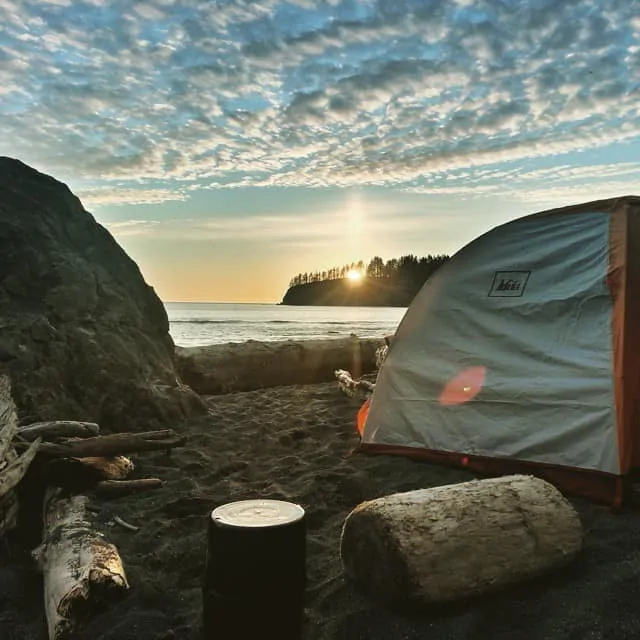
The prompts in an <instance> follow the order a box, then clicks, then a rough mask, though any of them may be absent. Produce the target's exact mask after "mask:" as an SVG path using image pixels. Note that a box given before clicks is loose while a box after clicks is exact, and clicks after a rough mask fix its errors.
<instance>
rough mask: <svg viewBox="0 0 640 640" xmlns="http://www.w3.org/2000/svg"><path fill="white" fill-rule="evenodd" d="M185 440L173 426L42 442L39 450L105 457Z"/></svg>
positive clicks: (66, 455) (52, 454)
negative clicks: (162, 428)
mask: <svg viewBox="0 0 640 640" xmlns="http://www.w3.org/2000/svg"><path fill="white" fill-rule="evenodd" d="M186 441H187V438H186V436H181V435H178V434H177V433H176V432H175V431H173V430H172V429H164V430H162V431H145V432H143V433H112V434H109V435H104V436H96V437H95V438H83V439H78V440H68V441H67V442H59V443H54V442H43V443H41V444H40V447H39V449H38V453H39V454H41V455H43V456H49V457H51V458H92V457H105V456H106V457H108V456H119V455H123V454H126V453H135V452H140V451H158V450H161V449H173V448H174V447H181V446H182V445H183V444H184V443H185V442H186Z"/></svg>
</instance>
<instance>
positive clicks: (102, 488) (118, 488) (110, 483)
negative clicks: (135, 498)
mask: <svg viewBox="0 0 640 640" xmlns="http://www.w3.org/2000/svg"><path fill="white" fill-rule="evenodd" d="M163 485H164V482H163V481H162V480H160V478H140V479H138V480H103V481H102V482H99V483H98V484H97V485H96V494H97V495H99V496H101V497H103V498H119V497H121V496H126V495H129V494H131V493H139V492H140V491H150V490H151V489H159V488H160V487H162V486H163Z"/></svg>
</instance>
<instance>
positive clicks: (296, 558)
mask: <svg viewBox="0 0 640 640" xmlns="http://www.w3.org/2000/svg"><path fill="white" fill-rule="evenodd" d="M305 586H306V518H305V512H304V509H303V508H302V507H301V506H299V505H297V504H293V503H291V502H284V501H281V500H242V501H239V502H232V503H229V504H225V505H222V506H221V507H218V508H217V509H214V510H213V511H212V512H211V516H210V518H209V538H208V547H207V559H206V569H205V579H204V589H203V623H204V637H205V640H213V639H214V638H215V639H221V638H234V639H235V640H244V639H245V638H247V639H248V638H251V640H255V638H256V637H261V636H262V637H265V638H267V637H276V638H280V639H281V640H298V639H299V638H300V637H301V631H302V618H303V612H304V590H305Z"/></svg>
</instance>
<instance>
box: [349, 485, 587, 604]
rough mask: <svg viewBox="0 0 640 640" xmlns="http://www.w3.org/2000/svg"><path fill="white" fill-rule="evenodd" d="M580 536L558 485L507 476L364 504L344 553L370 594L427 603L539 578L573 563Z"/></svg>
mask: <svg viewBox="0 0 640 640" xmlns="http://www.w3.org/2000/svg"><path fill="white" fill-rule="evenodd" d="M582 538H583V535H582V527H581V524H580V519H579V517H578V515H577V513H576V511H575V510H574V509H573V507H572V506H571V505H570V504H569V502H568V501H567V500H566V499H565V498H564V497H563V496H562V494H561V493H560V492H559V491H558V490H557V489H556V488H555V487H553V486H552V485H550V484H548V483H547V482H545V481H543V480H540V479H538V478H533V477H529V476H508V477H502V478H494V479H487V480H475V481H472V482H465V483H461V484H456V485H448V486H444V487H437V488H434V489H421V490H418V491H410V492H407V493H398V494H394V495H390V496H387V497H383V498H378V499H376V500H372V501H370V502H364V503H362V504H360V505H359V506H358V507H356V508H355V509H354V510H353V511H352V512H351V513H350V514H349V515H348V516H347V518H346V520H345V523H344V526H343V530H342V537H341V546H340V553H341V557H342V563H343V566H344V569H345V573H346V574H347V576H349V577H351V578H352V579H354V580H355V581H356V583H358V585H359V586H360V587H361V589H362V590H363V591H364V593H366V594H367V595H368V596H370V597H371V598H372V599H374V600H377V601H380V602H383V603H386V604H389V605H410V604H415V603H420V604H429V603H436V602H448V601H454V600H457V599H461V598H466V597H469V596H475V595H480V594H482V593H486V592H489V591H492V590H496V589H499V588H501V587H505V586H507V585H510V584H514V583H517V582H519V581H522V580H525V579H530V578H533V577H535V576H538V575H541V574H543V573H545V572H547V571H549V570H551V569H552V568H555V567H559V566H561V565H564V564H565V563H568V562H569V561H570V560H572V559H573V558H574V557H575V556H576V554H577V553H578V552H579V551H580V549H581V547H582Z"/></svg>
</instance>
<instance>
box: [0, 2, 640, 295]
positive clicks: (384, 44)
mask: <svg viewBox="0 0 640 640" xmlns="http://www.w3.org/2000/svg"><path fill="white" fill-rule="evenodd" d="M639 105H640V2H638V1H635V0H576V1H574V0H344V1H343V0H323V1H317V2H316V1H313V0H289V1H288V2H285V1H282V0H260V1H255V2H250V1H248V0H210V1H205V0H148V1H145V2H132V1H121V0H113V1H111V0H0V155H7V156H11V157H16V158H19V159H20V160H22V161H23V162H26V163H27V164H29V165H31V166H33V167H35V168H37V169H38V170H40V171H44V172H46V173H49V174H51V175H53V176H55V177H56V178H58V179H59V180H62V181H63V182H65V183H67V184H68V185H69V187H70V188H71V189H72V190H73V191H74V193H76V194H77V195H78V196H79V197H80V198H81V200H82V202H83V204H84V206H85V207H86V208H87V210H89V211H90V212H91V213H92V214H93V215H94V216H95V218H96V220H98V222H100V223H101V224H103V225H104V226H105V227H107V228H108V229H109V231H110V232H111V233H112V234H113V235H114V237H115V238H116V240H117V241H118V242H119V243H120V245H121V246H122V247H123V248H124V249H125V250H126V251H127V253H128V254H129V255H130V256H131V257H132V258H133V259H134V260H135V261H136V262H137V263H138V265H139V266H140V269H141V270H142V273H143V275H144V277H145V279H146V280H147V282H148V283H149V284H151V285H152V286H153V287H154V288H155V290H156V292H157V293H158V295H159V296H160V297H161V298H162V299H163V300H165V301H169V300H174V301H177V300H182V301H241V302H278V301H280V300H281V298H282V296H283V295H284V292H285V291H286V288H287V285H288V283H289V280H290V279H291V278H292V277H293V276H295V275H296V274H297V273H300V272H306V271H316V270H318V271H323V270H326V269H328V268H330V267H332V266H336V265H342V264H345V263H350V262H357V261H358V260H364V261H365V262H367V261H368V260H369V259H370V258H372V257H373V256H376V255H378V256H381V257H383V258H384V259H385V260H388V259H390V258H394V257H399V256H401V255H406V254H408V253H413V254H414V255H417V256H424V255H428V254H439V253H447V254H452V253H454V252H455V251H457V250H458V249H459V248H461V247H462V246H463V245H465V244H466V243H467V242H469V241H471V240H472V239H473V238H474V237H476V236H478V235H480V234H482V233H484V232H485V231H487V230H488V229H490V228H492V227H493V226H496V225H498V224H501V223H503V222H506V221H508V220H511V219H513V218H517V217H519V216H521V215H525V214H528V213H532V212H534V211H539V210H542V209H546V208H550V207H555V206H560V205H564V204H572V203H579V202H586V201H590V200H595V199H598V198H606V197H613V196H618V195H626V194H633V193H635V194H639V193H640V115H639Z"/></svg>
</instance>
